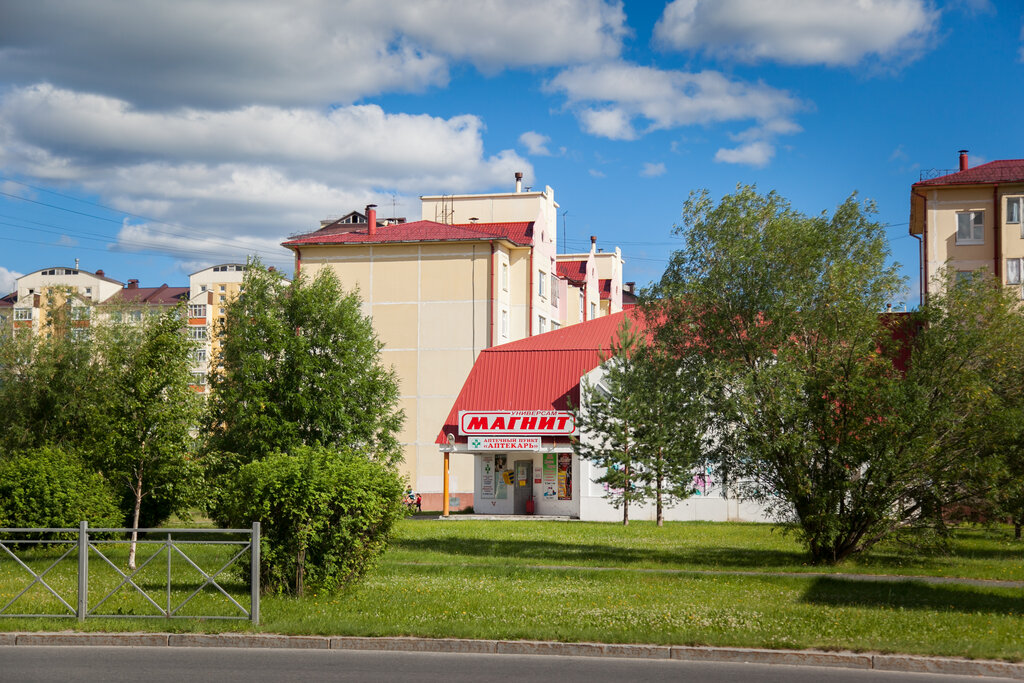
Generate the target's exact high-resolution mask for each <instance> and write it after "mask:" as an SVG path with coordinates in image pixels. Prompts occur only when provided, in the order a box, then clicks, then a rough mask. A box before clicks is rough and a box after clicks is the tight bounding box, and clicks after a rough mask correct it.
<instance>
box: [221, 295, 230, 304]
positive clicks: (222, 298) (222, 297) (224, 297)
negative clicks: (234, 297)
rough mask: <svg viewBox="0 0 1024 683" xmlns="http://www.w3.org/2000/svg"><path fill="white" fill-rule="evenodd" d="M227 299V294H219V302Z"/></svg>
mask: <svg viewBox="0 0 1024 683" xmlns="http://www.w3.org/2000/svg"><path fill="white" fill-rule="evenodd" d="M227 300H228V298H227V296H225V295H224V294H221V295H220V303H222V304H223V303H225V302H227Z"/></svg>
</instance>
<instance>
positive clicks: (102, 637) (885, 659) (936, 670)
mask: <svg viewBox="0 0 1024 683" xmlns="http://www.w3.org/2000/svg"><path fill="white" fill-rule="evenodd" d="M4 646H7V647H18V646H23V647H25V646H27V647H31V646H93V647H99V646H103V647H110V646H114V647H248V648H288V649H316V650H390V651H395V652H446V653H474V654H495V655H503V654H514V655H558V656H563V657H625V658H639V659H676V660H688V661H700V662H729V663H734V664H736V663H750V664H779V665H790V666H823V667H838V668H845V669H871V670H875V671H900V672H912V673H929V674H950V675H959V676H989V677H1000V678H1012V679H1017V680H1024V663H1012V662H1001V661H992V660H971V659H959V658H956V657H921V656H916V655H898V654H872V653H861V652H826V651H821V650H764V649H757V648H731V647H694V646H681V645H630V644H606V643H560V642H549V641H537V640H470V639H460V638H411V637H384V638H365V637H357V636H282V635H270V634H258V633H256V634H249V633H218V634H197V633H77V632H73V631H65V632H60V633H0V647H4Z"/></svg>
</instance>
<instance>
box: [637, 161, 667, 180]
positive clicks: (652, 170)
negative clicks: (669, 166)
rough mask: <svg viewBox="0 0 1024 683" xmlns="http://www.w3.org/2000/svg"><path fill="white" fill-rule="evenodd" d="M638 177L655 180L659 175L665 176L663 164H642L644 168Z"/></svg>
mask: <svg viewBox="0 0 1024 683" xmlns="http://www.w3.org/2000/svg"><path fill="white" fill-rule="evenodd" d="M640 175H642V176H643V177H645V178H656V177H658V176H660V175H665V164H663V163H660V162H659V163H657V164H654V163H651V162H650V161H647V162H644V167H643V168H642V169H641V170H640Z"/></svg>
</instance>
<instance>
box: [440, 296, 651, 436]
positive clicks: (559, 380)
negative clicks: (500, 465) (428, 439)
mask: <svg viewBox="0 0 1024 683" xmlns="http://www.w3.org/2000/svg"><path fill="white" fill-rule="evenodd" d="M626 315H627V314H626V313H624V312H623V313H615V314H613V315H606V316H604V317H602V318H597V319H595V320H589V321H587V322H585V323H580V324H578V325H570V326H568V327H562V328H560V329H557V330H552V331H551V332H546V333H544V334H538V335H535V336H533V337H527V338H526V339H520V340H519V341H514V342H510V343H508V344H502V345H501V346H492V347H491V348H489V349H484V350H483V351H481V352H480V355H479V356H478V357H477V359H476V363H474V364H473V369H472V370H471V371H470V373H469V377H467V378H466V382H465V383H464V384H463V385H462V391H461V392H460V393H459V396H458V398H457V399H455V405H453V406H452V409H451V412H450V413H449V414H448V419H447V420H445V424H444V426H443V427H442V428H441V432H440V433H439V434H438V435H437V441H436V443H439V444H443V443H446V442H447V440H448V434H449V433H451V434H455V433H457V431H458V429H457V427H458V417H459V411H460V410H568V409H569V406H570V404H571V405H576V406H578V405H579V403H580V378H581V377H582V376H583V375H585V374H587V373H588V372H590V371H591V370H593V369H594V368H596V367H597V366H598V365H600V364H601V354H602V352H603V353H607V352H608V349H609V348H610V346H611V343H612V342H613V341H614V340H615V339H616V337H617V336H618V332H619V327H620V326H621V325H622V319H623V318H624V317H625V316H626ZM628 315H629V317H630V320H631V321H633V322H634V323H635V324H637V325H640V324H642V322H641V320H640V319H639V317H637V316H634V314H632V313H630V314H628Z"/></svg>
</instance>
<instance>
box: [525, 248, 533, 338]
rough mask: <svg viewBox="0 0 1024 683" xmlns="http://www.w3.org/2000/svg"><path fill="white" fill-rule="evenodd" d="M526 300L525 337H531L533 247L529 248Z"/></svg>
mask: <svg viewBox="0 0 1024 683" xmlns="http://www.w3.org/2000/svg"><path fill="white" fill-rule="evenodd" d="M526 300H527V301H529V302H530V303H529V306H528V307H527V309H526V315H527V318H526V336H527V337H532V336H533V247H530V291H529V292H528V293H527V296H526Z"/></svg>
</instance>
